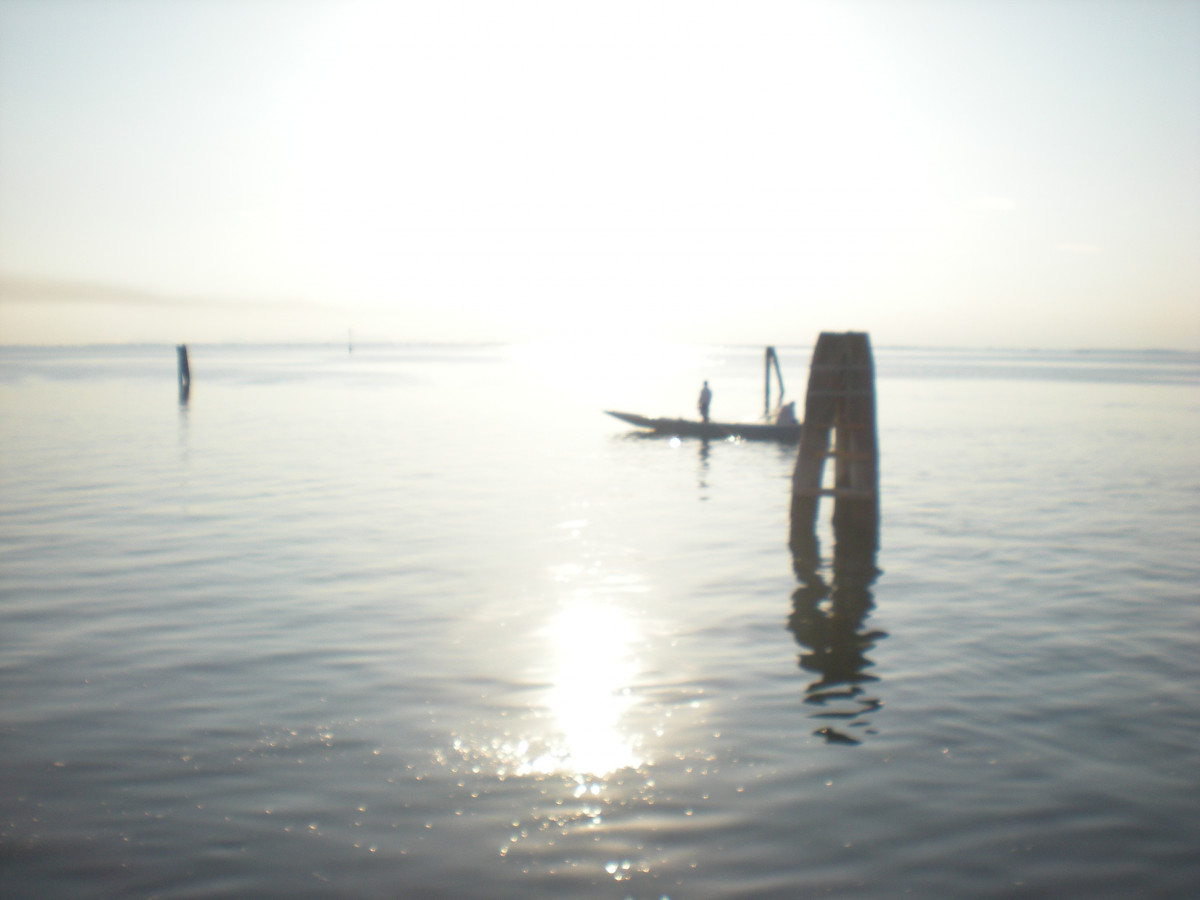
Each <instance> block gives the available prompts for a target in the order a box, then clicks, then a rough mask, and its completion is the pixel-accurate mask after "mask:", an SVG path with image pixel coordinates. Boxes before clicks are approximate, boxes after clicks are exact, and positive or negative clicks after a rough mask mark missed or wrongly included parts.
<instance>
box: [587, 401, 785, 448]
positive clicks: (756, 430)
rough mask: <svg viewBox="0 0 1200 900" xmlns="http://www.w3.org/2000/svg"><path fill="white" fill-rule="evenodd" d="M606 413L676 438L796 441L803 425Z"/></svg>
mask: <svg viewBox="0 0 1200 900" xmlns="http://www.w3.org/2000/svg"><path fill="white" fill-rule="evenodd" d="M605 412H606V413H608V414H609V415H610V416H614V417H616V418H618V419H620V420H621V421H622V422H628V423H629V424H630V425H636V426H638V428H648V429H650V431H651V432H652V433H654V434H659V435H663V436H673V437H674V436H677V437H699V438H711V439H715V440H724V439H725V438H730V437H733V438H744V439H745V440H748V441H784V442H786V443H791V444H794V443H796V442H798V441H799V440H800V432H801V431H802V430H803V428H804V426H803V425H799V424H797V425H770V424H767V423H766V422H698V421H696V420H695V419H652V418H649V417H648V416H639V415H637V414H636V413H626V412H615V411H614V410H611V409H606V410H605Z"/></svg>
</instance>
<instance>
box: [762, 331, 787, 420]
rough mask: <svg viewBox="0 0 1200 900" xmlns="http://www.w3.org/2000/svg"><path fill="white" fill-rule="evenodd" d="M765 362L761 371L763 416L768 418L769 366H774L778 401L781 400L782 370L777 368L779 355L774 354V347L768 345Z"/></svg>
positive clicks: (769, 408)
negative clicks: (777, 385) (777, 386)
mask: <svg viewBox="0 0 1200 900" xmlns="http://www.w3.org/2000/svg"><path fill="white" fill-rule="evenodd" d="M764 362H765V369H766V370H765V372H764V373H763V418H769V417H770V415H771V366H772V365H773V366H774V367H775V377H776V379H777V380H778V381H779V402H780V403H782V402H783V372H782V371H780V369H779V357H778V356H776V355H775V348H774V347H768V348H767V353H766V358H765V360H764Z"/></svg>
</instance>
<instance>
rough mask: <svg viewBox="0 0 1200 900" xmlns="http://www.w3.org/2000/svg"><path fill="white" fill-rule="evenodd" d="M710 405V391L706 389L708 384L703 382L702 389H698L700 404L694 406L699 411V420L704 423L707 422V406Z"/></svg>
mask: <svg viewBox="0 0 1200 900" xmlns="http://www.w3.org/2000/svg"><path fill="white" fill-rule="evenodd" d="M710 403H712V391H710V390H709V389H708V382H707V381H706V382H704V387H702V388H700V402H699V403H697V404H696V406H697V408H699V410H700V418H701V419H703V420H704V421H705V422H707V421H708V405H709V404H710Z"/></svg>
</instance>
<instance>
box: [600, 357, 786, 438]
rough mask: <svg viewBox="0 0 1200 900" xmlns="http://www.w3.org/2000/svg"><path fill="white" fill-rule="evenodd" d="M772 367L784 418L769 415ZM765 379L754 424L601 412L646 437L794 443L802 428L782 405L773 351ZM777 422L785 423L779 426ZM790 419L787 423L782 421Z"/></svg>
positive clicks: (768, 359) (767, 359)
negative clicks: (760, 413) (758, 417)
mask: <svg viewBox="0 0 1200 900" xmlns="http://www.w3.org/2000/svg"><path fill="white" fill-rule="evenodd" d="M772 366H774V369H775V376H776V378H777V379H778V381H779V403H780V409H781V410H784V411H785V412H786V413H787V415H785V416H783V417H781V416H779V414H778V413H776V414H775V415H771V368H772ZM766 370H767V371H766V379H765V385H764V391H765V397H764V399H763V418H762V420H761V421H758V422H709V421H697V420H696V419H656V418H652V417H650V416H641V415H638V414H637V413H627V412H617V411H616V410H612V409H606V410H605V412H606V413H607V414H608V415H610V416H613V417H615V418H617V419H620V420H621V421H622V422H628V423H629V424H630V425H636V426H637V427H638V428H647V429H649V432H648V433H650V434H655V435H661V436H671V437H698V438H706V439H716V440H724V439H726V438H743V439H745V440H748V441H783V442H786V443H791V444H794V443H797V442H798V441H799V440H800V433H801V432H802V431H803V430H804V426H803V425H802V424H800V423H799V422H797V421H796V417H795V414H794V412H793V410H794V409H795V405H794V404H787V406H786V407H784V405H783V373H782V372H780V370H779V357H778V356H776V355H775V348H774V347H768V348H767V354H766ZM780 418H783V419H784V420H785V423H781V422H780ZM787 419H790V421H786V420H787Z"/></svg>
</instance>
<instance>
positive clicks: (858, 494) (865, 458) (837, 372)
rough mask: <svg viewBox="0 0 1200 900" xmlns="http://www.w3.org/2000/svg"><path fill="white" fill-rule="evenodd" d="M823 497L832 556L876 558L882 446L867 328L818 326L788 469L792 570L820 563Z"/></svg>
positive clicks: (870, 559) (810, 568) (868, 559)
mask: <svg viewBox="0 0 1200 900" xmlns="http://www.w3.org/2000/svg"><path fill="white" fill-rule="evenodd" d="M830 457H833V459H834V473H833V484H832V486H826V485H825V483H824V480H823V479H824V473H825V460H826V459H828V458H830ZM822 497H832V498H833V502H834V508H833V533H834V540H835V542H836V544H837V547H836V549H835V556H837V557H842V558H843V559H846V560H847V561H849V559H850V558H851V557H853V558H855V559H861V560H863V561H873V559H874V555H875V549H876V547H877V545H878V542H879V447H878V438H877V434H876V427H875V366H874V362H873V360H872V356H871V341H870V338H869V337H868V336H867V334H866V333H865V332H856V331H850V332H845V333H843V334H837V333H833V332H823V333H822V334H821V335H820V337H819V338H818V339H817V346H816V348H815V349H814V350H813V358H812V366H811V368H810V369H809V375H808V393H807V395H806V396H805V401H804V430H803V432H802V433H801V436H800V452H799V455H798V456H797V458H796V468H795V470H794V472H793V474H792V522H791V541H790V544H791V548H792V554H793V557H794V559H795V561H796V567H797V572H799V571H800V570H801V569H802V568H803V569H805V570H813V569H815V568H816V567H817V564H818V557H819V554H818V549H817V539H816V525H817V510H818V506H819V504H820V500H821V498H822ZM871 564H873V562H872V563H871Z"/></svg>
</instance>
